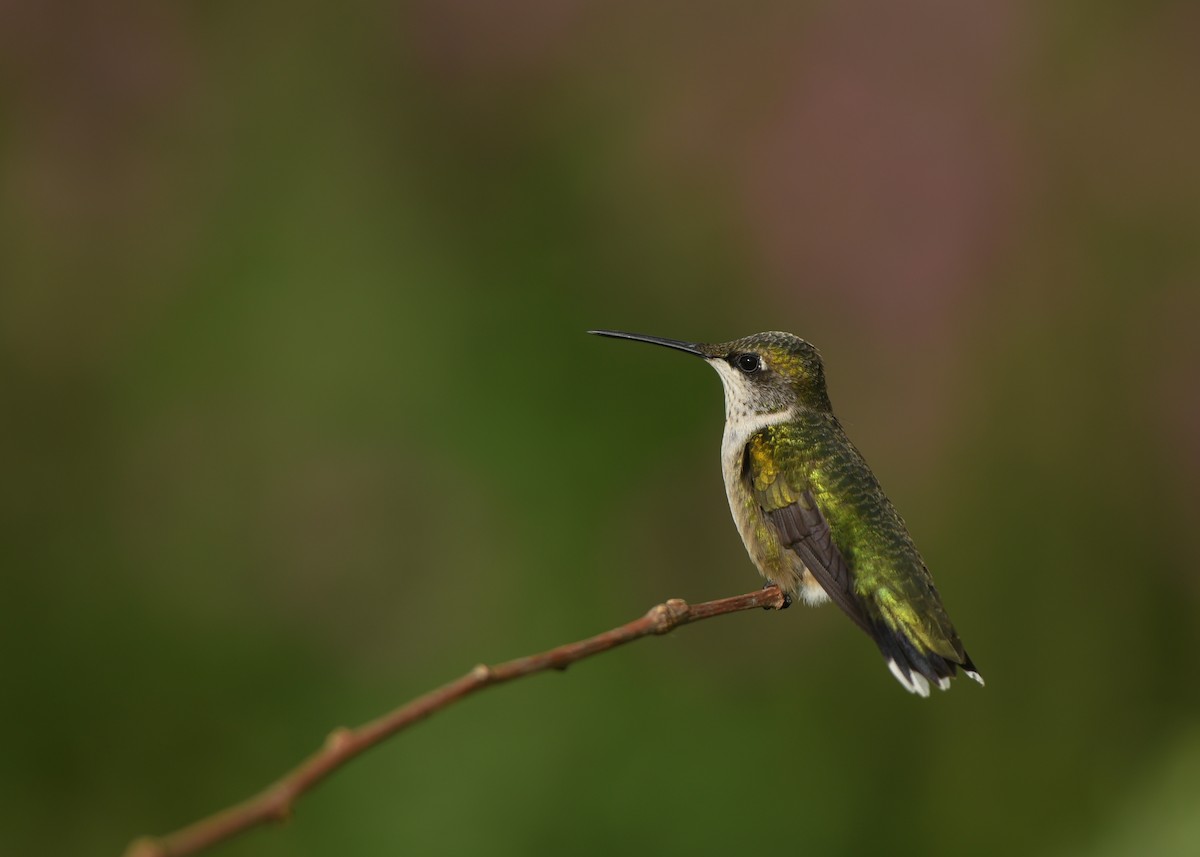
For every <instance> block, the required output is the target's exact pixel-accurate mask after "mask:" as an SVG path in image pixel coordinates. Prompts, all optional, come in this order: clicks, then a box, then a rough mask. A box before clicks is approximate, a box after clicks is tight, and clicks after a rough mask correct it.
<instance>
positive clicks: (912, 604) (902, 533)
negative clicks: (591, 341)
mask: <svg viewBox="0 0 1200 857" xmlns="http://www.w3.org/2000/svg"><path fill="white" fill-rule="evenodd" d="M588 333H592V334H595V335H597V336H608V337H613V338H616V339H630V340H634V341H636V342H649V343H651V344H653V345H662V346H665V347H667V348H673V349H676V350H678V351H683V352H686V353H688V354H693V355H695V356H697V357H700V358H702V359H703V360H705V361H706V362H707V363H708V365H710V366H712V367H713V368H714V369H716V370H717V374H718V375H719V376H720V378H721V382H722V384H723V386H724V388H725V434H724V436H723V438H722V441H721V470H722V473H723V475H724V479H725V493H726V494H727V496H728V498H729V509H730V511H731V512H732V513H733V519H734V522H735V523H736V524H737V529H738V533H739V534H740V535H741V537H742V541H743V542H744V543H745V545H746V551H747V552H748V553H749V554H750V559H751V560H753V562H754V564H755V566H757V567H758V570H759V572H760V573H761V574H762V576H763V577H765V578H766V579H767V581H768V583H767V585H768V586H769V585H771V584H775V585H777V586H778V587H779V588H780V589H781V590H782V591H783V593H784V596H785V601H784V606H785V607H786V606H788V605H789V604H790V603H791V600H792V598H793V597H799V598H801V599H803V600H804V601H805V602H806V603H807V604H810V605H817V604H821V603H823V602H825V601H832V602H833V603H834V604H836V605H837V606H838V607H840V608H841V609H842V611H843V612H844V613H845V614H846V615H847V616H849V617H850V620H851V621H852V622H854V624H855V625H857V626H858V627H859V628H860V629H862V630H863V631H864V632H865V633H866V634H867V635H868V636H870V637H871V639H872V640H874V641H875V644H876V645H877V646H878V647H879V651H880V652H881V653H882V654H883V657H884V660H885V661H886V662H887V666H888V669H889V670H890V671H891V673H892V675H894V676H895V677H896V679H897V680H898V681H899V682H900V684H901V685H903V686H904V688H905V689H906V690H908V691H909V692H910V693H915V694H919V695H920V696H923V697H927V696H929V689H930V685H936V686H937V687H938V688H940V689H941V690H946V689H947V688H949V687H950V679H951V678H952V677H953V676H954V675H956V673H957V671H958V669H959V668H961V669H962V670H963V672H965V673H966V674H967V675H968V676H970V677H971V678H973V679H974V680H975V681H977V682H979V683H980V684H983V677H982V676H981V675H980V674H979V671H978V670H977V669H976V668H975V664H974V663H973V662H972V661H971V658H970V657H969V656H968V655H967V652H966V649H965V648H963V644H962V641H961V640H959V638H958V633H957V632H956V631H955V630H954V625H953V624H951V622H950V617H949V615H947V613H946V608H945V607H943V606H942V599H941V596H940V595H939V594H938V591H937V588H936V587H935V586H934V585H933V577H932V576H931V575H930V574H929V570H928V569H927V568H926V567H925V561H924V560H923V559H922V558H921V554H920V553H919V552H918V551H917V548H916V545H914V544H913V540H912V536H910V535H909V532H908V527H907V526H905V523H904V520H903V519H902V518H901V517H900V514H899V512H897V511H896V508H895V506H893V505H892V503H891V501H890V500H888V498H887V495H885V494H884V493H883V489H882V488H881V487H880V485H879V480H878V479H876V478H875V474H874V473H873V472H872V471H871V468H870V467H869V466H868V465H867V462H866V461H865V460H864V459H863V457H862V454H861V453H859V451H858V449H857V448H856V447H855V446H854V444H853V443H851V441H850V438H849V437H847V435H846V432H845V430H844V429H843V428H842V424H841V422H839V421H838V418H837V417H836V416H834V413H833V408H832V406H831V405H830V402H829V394H828V393H827V392H826V389H825V370H824V367H823V364H822V362H821V355H820V354H819V353H818V352H817V349H816V348H814V347H813V346H812V345H811V344H810V343H808V342H807V341H806V340H803V339H801V338H800V337H798V336H794V335H793V334H790V333H782V332H779V331H772V332H768V333H756V334H754V335H752V336H747V337H743V338H742V339H735V340H733V341H732V342H721V343H715V344H708V343H699V342H683V341H680V340H676V339H664V338H662V337H658V336H646V335H643V334H638V333H624V332H622V331H617V330H589V331H588Z"/></svg>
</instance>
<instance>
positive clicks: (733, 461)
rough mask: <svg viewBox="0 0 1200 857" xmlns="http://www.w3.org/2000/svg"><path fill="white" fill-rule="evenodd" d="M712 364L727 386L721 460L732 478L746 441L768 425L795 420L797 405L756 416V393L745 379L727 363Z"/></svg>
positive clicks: (727, 475) (717, 361)
mask: <svg viewBox="0 0 1200 857" xmlns="http://www.w3.org/2000/svg"><path fill="white" fill-rule="evenodd" d="M709 364H710V365H711V366H712V367H713V368H714V369H716V370H717V374H718V375H720V376H721V383H722V384H723V385H724V387H725V436H724V437H723V438H722V440H721V460H722V463H723V464H724V467H725V470H726V474H725V475H726V478H727V479H728V477H729V476H730V473H729V470H730V468H735V467H740V465H741V458H742V447H744V446H745V445H746V441H748V440H749V439H750V438H751V437H752V436H753V435H754V434H756V433H757V432H760V431H762V430H763V429H765V428H767V427H768V426H773V425H777V424H779V423H782V422H786V421H787V420H789V419H791V418H792V415H793V413H794V411H795V406H794V405H793V406H789V407H787V408H784V409H783V410H781V411H772V412H770V413H765V414H763V413H755V412H754V410H753V409H752V408H751V402H752V401H753V395H754V392H753V390H752V389H751V387H750V384H749V382H747V380H746V378H745V376H744V375H742V373H741V372H739V371H738V370H736V369H734V368H733V367H732V366H730V365H729V364H728V363H726V362H725V361H724V360H710V361H709Z"/></svg>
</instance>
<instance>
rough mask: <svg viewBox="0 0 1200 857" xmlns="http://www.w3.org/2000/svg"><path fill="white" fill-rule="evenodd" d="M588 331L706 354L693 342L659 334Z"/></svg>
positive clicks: (701, 355)
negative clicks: (663, 336) (665, 337)
mask: <svg viewBox="0 0 1200 857" xmlns="http://www.w3.org/2000/svg"><path fill="white" fill-rule="evenodd" d="M588 333H592V334H595V335H596V336H610V337H612V338H613V339H632V340H633V341H634V342H649V343H650V344H651V345H665V346H666V347H667V348H674V349H675V350H676V351H686V352H687V353H688V354H695V355H696V356H697V357H707V356H708V355H707V354H705V353H704V352H703V351H702V350H701V349H700V346H699V345H698V344H697V343H695V342H682V341H680V340H678V339H663V338H662V337H661V336H646V335H645V334H642V333H625V332H624V331H620V330H589V331H588Z"/></svg>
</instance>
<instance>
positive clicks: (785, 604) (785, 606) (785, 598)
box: [763, 583, 792, 610]
mask: <svg viewBox="0 0 1200 857" xmlns="http://www.w3.org/2000/svg"><path fill="white" fill-rule="evenodd" d="M778 586H779V584H776V583H764V584H763V589H770V588H771V587H776V588H778ZM779 594H780V595H782V596H783V603H782V604H780V605H779V606H778V607H764V608H763V609H764V610H786V609H788V608H789V607H791V606H792V596H790V595H788V594H787V593H786V592H784V591H783V590H782V589H780V590H779Z"/></svg>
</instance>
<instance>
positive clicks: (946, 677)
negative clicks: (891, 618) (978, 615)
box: [871, 619, 983, 697]
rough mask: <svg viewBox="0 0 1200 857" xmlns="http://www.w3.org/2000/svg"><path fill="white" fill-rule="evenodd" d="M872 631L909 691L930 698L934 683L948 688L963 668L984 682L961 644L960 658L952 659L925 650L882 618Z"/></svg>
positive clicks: (892, 668) (972, 676)
mask: <svg viewBox="0 0 1200 857" xmlns="http://www.w3.org/2000/svg"><path fill="white" fill-rule="evenodd" d="M871 632H872V633H871V636H873V637H874V638H875V643H876V644H877V645H878V646H879V651H880V652H881V653H882V654H883V657H884V660H886V661H887V665H888V669H889V670H891V673H892V675H894V676H895V677H896V680H897V681H898V682H900V684H901V685H902V686H903V687H904V689H905V690H907V691H908V692H909V693H915V694H917V695H918V696H922V697H928V696H929V689H930V686H931V685H932V686H935V687H937V688H938V689H939V690H948V689H949V687H950V679H952V678H954V676H956V675H957V674H958V669H959V668H960V667H961V668H962V670H963V672H964V673H966V675H967V676H968V677H970V678H973V679H974V680H975V681H977V682H979V683H980V684H983V677H982V676H981V675H980V674H979V670H978V669H976V667H975V664H974V662H973V661H972V660H971V658H970V656H969V655H967V653H966V652H965V651H963V650H962V647H961V645H960V646H957V647H956V648H958V650H959V651H961V652H962V656H961V659H953V658H948V657H944V656H942V655H940V654H938V653H937V652H934V651H930V650H929V649H926V648H925V647H924V646H922V645H921V644H920V643H918V642H915V641H914V640H912V639H910V638H909V637H908V636H907V635H906V634H904V632H903V631H901V630H899V629H897V628H893V627H891V626H889V625H888V623H887V622H885V621H883V620H882V619H876V620H875V621H874V622H873V623H872V627H871Z"/></svg>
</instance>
